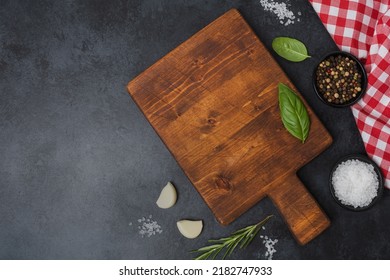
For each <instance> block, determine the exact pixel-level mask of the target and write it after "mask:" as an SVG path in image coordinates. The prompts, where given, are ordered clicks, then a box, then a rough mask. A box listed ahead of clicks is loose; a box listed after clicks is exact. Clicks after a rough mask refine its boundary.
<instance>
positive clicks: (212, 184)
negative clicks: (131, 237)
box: [128, 10, 332, 244]
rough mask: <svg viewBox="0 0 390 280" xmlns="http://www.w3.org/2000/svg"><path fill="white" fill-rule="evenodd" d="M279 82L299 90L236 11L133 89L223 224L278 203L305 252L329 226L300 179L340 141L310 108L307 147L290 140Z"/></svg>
mask: <svg viewBox="0 0 390 280" xmlns="http://www.w3.org/2000/svg"><path fill="white" fill-rule="evenodd" d="M309 70H310V69H309ZM308 73H311V70H310V71H308ZM279 82H283V83H285V84H287V85H289V86H290V87H291V88H293V89H294V90H295V91H296V89H295V88H294V85H293V84H292V83H291V82H290V81H289V79H288V78H287V76H286V75H285V74H284V72H283V71H282V70H281V68H280V67H279V66H278V64H277V63H276V62H275V61H274V60H273V58H272V56H271V55H270V54H269V52H268V51H267V50H266V49H265V47H264V46H263V44H262V43H261V42H260V41H259V39H258V38H257V37H256V35H255V34H254V33H253V31H252V30H251V28H250V27H249V26H248V24H247V23H246V22H245V20H244V19H243V18H242V17H241V15H240V14H239V12H238V11H237V10H230V11H229V12H227V13H226V14H224V15H223V16H221V17H220V18H218V19H217V20H215V21H214V22H212V23H211V24H209V25H208V26H206V27H205V28H204V29H202V30H201V31H199V32H198V33H196V34H195V35H194V36H192V37H191V38H190V39H188V40H187V41H186V42H184V43H183V44H181V45H180V46H179V47H177V48H176V49H174V50H173V51H171V52H170V53H169V54H168V55H166V56H165V57H163V58H162V59H160V60H159V61H158V62H156V63H155V64H154V65H153V66H151V67H150V68H149V69H147V70H146V71H145V72H143V73H142V74H140V75H139V76H138V77H136V78H135V79H134V80H132V81H131V82H130V83H129V84H128V91H129V93H130V95H131V96H132V97H133V99H134V101H135V102H136V103H137V104H138V106H139V108H140V109H141V110H142V112H143V113H144V115H145V116H146V118H147V119H148V120H149V122H150V123H151V125H152V126H153V128H154V129H155V130H156V132H157V133H158V135H159V136H160V137H161V139H162V140H163V141H164V143H165V144H166V145H167V147H168V149H169V150H170V151H171V153H172V154H173V156H174V157H175V158H176V160H177V161H178V163H179V164H180V166H181V167H182V168H183V170H184V172H185V173H186V175H187V176H188V178H189V179H190V180H191V182H192V183H193V185H194V186H195V188H196V189H197V190H198V192H199V193H200V195H201V196H202V197H203V199H204V200H205V202H206V203H207V205H208V206H209V207H210V209H211V210H212V212H213V213H214V215H215V217H216V218H217V220H218V221H219V222H220V223H221V224H224V225H227V224H229V223H230V222H232V221H234V220H235V219H236V218H237V217H239V216H240V215H241V214H243V213H244V212H245V211H247V210H248V209H249V208H250V207H252V206H253V205H254V204H256V203H257V202H259V201H260V200H261V199H262V198H264V197H266V196H269V197H270V198H271V200H272V201H273V202H274V204H275V205H276V207H277V208H278V209H279V210H280V212H281V214H282V216H283V217H284V219H285V221H286V222H287V224H288V226H289V228H290V230H291V232H292V233H293V235H294V236H295V238H296V239H297V241H298V242H299V243H300V244H305V243H307V242H308V241H310V240H311V239H313V238H314V237H315V236H317V235H318V234H320V233H321V232H322V231H323V230H324V229H325V228H327V227H328V226H329V224H330V222H329V219H328V218H327V217H326V215H325V214H324V213H323V211H322V210H321V209H320V207H319V206H318V204H317V202H316V201H315V200H314V199H313V197H312V196H311V195H310V194H309V192H308V191H307V190H306V189H305V187H304V186H303V185H302V183H301V182H300V181H299V180H298V178H297V177H296V171H297V170H298V169H299V168H300V167H302V166H303V165H304V164H306V163H308V162H309V161H310V160H311V159H313V158H314V157H315V156H317V155H318V154H319V153H320V152H321V151H323V150H324V149H325V148H326V147H328V146H329V145H330V144H331V142H332V138H331V136H330V135H329V133H328V132H327V131H326V129H325V128H324V127H323V125H322V124H321V123H320V121H319V120H318V118H317V117H316V116H315V115H314V113H313V111H312V110H311V109H310V108H309V106H308V105H307V104H306V103H305V105H306V107H307V108H308V111H309V115H310V119H311V129H310V133H309V137H308V139H307V141H306V142H305V143H304V144H302V143H301V141H299V140H298V139H296V138H294V137H293V136H291V135H290V134H289V133H288V132H287V130H286V129H285V128H284V127H283V125H282V122H281V118H280V112H279V107H278V89H277V86H278V83H279ZM296 92H297V91H296ZM313 94H314V93H313Z"/></svg>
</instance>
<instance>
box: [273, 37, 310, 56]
mask: <svg viewBox="0 0 390 280" xmlns="http://www.w3.org/2000/svg"><path fill="white" fill-rule="evenodd" d="M272 48H273V49H274V51H275V52H276V53H277V54H278V55H280V56H281V57H283V58H285V59H287V60H289V61H292V62H299V61H302V60H305V59H306V58H308V57H310V56H309V55H308V54H307V49H306V46H305V45H304V44H303V43H302V42H301V41H299V40H297V39H294V38H289V37H276V38H275V39H274V40H273V41H272Z"/></svg>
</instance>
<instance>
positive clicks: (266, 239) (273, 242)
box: [260, 235, 278, 260]
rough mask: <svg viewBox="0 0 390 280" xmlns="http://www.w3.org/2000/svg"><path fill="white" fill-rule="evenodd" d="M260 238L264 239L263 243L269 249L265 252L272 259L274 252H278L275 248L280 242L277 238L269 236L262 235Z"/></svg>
mask: <svg viewBox="0 0 390 280" xmlns="http://www.w3.org/2000/svg"><path fill="white" fill-rule="evenodd" d="M260 238H261V239H263V244H264V246H265V248H266V249H267V252H265V257H266V258H267V259H268V260H272V258H273V256H274V254H275V253H276V252H277V251H276V249H275V245H276V243H278V240H277V239H271V238H269V237H268V236H263V235H260Z"/></svg>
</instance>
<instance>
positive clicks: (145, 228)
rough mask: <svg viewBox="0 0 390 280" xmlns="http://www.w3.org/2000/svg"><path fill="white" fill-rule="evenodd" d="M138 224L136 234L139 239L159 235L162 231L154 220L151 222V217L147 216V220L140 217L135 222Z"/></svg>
mask: <svg viewBox="0 0 390 280" xmlns="http://www.w3.org/2000/svg"><path fill="white" fill-rule="evenodd" d="M137 221H138V223H139V224H140V225H139V226H138V233H139V235H141V237H151V236H152V235H156V234H157V233H158V234H161V233H162V232H163V231H162V229H161V226H160V225H159V224H158V223H157V222H156V221H154V220H152V215H149V218H147V219H146V218H145V217H142V218H141V219H138V220H137Z"/></svg>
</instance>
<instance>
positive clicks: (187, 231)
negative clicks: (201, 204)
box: [176, 220, 203, 239]
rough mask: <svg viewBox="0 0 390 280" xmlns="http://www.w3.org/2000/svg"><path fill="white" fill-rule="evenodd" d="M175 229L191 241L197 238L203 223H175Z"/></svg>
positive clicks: (183, 221)
mask: <svg viewBox="0 0 390 280" xmlns="http://www.w3.org/2000/svg"><path fill="white" fill-rule="evenodd" d="M176 224H177V228H178V229H179V231H180V233H181V234H182V235H183V236H184V237H187V238H190V239H193V238H196V237H198V236H199V234H200V233H201V232H202V229H203V221H202V220H199V221H190V220H181V221H178V222H177V223H176Z"/></svg>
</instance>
